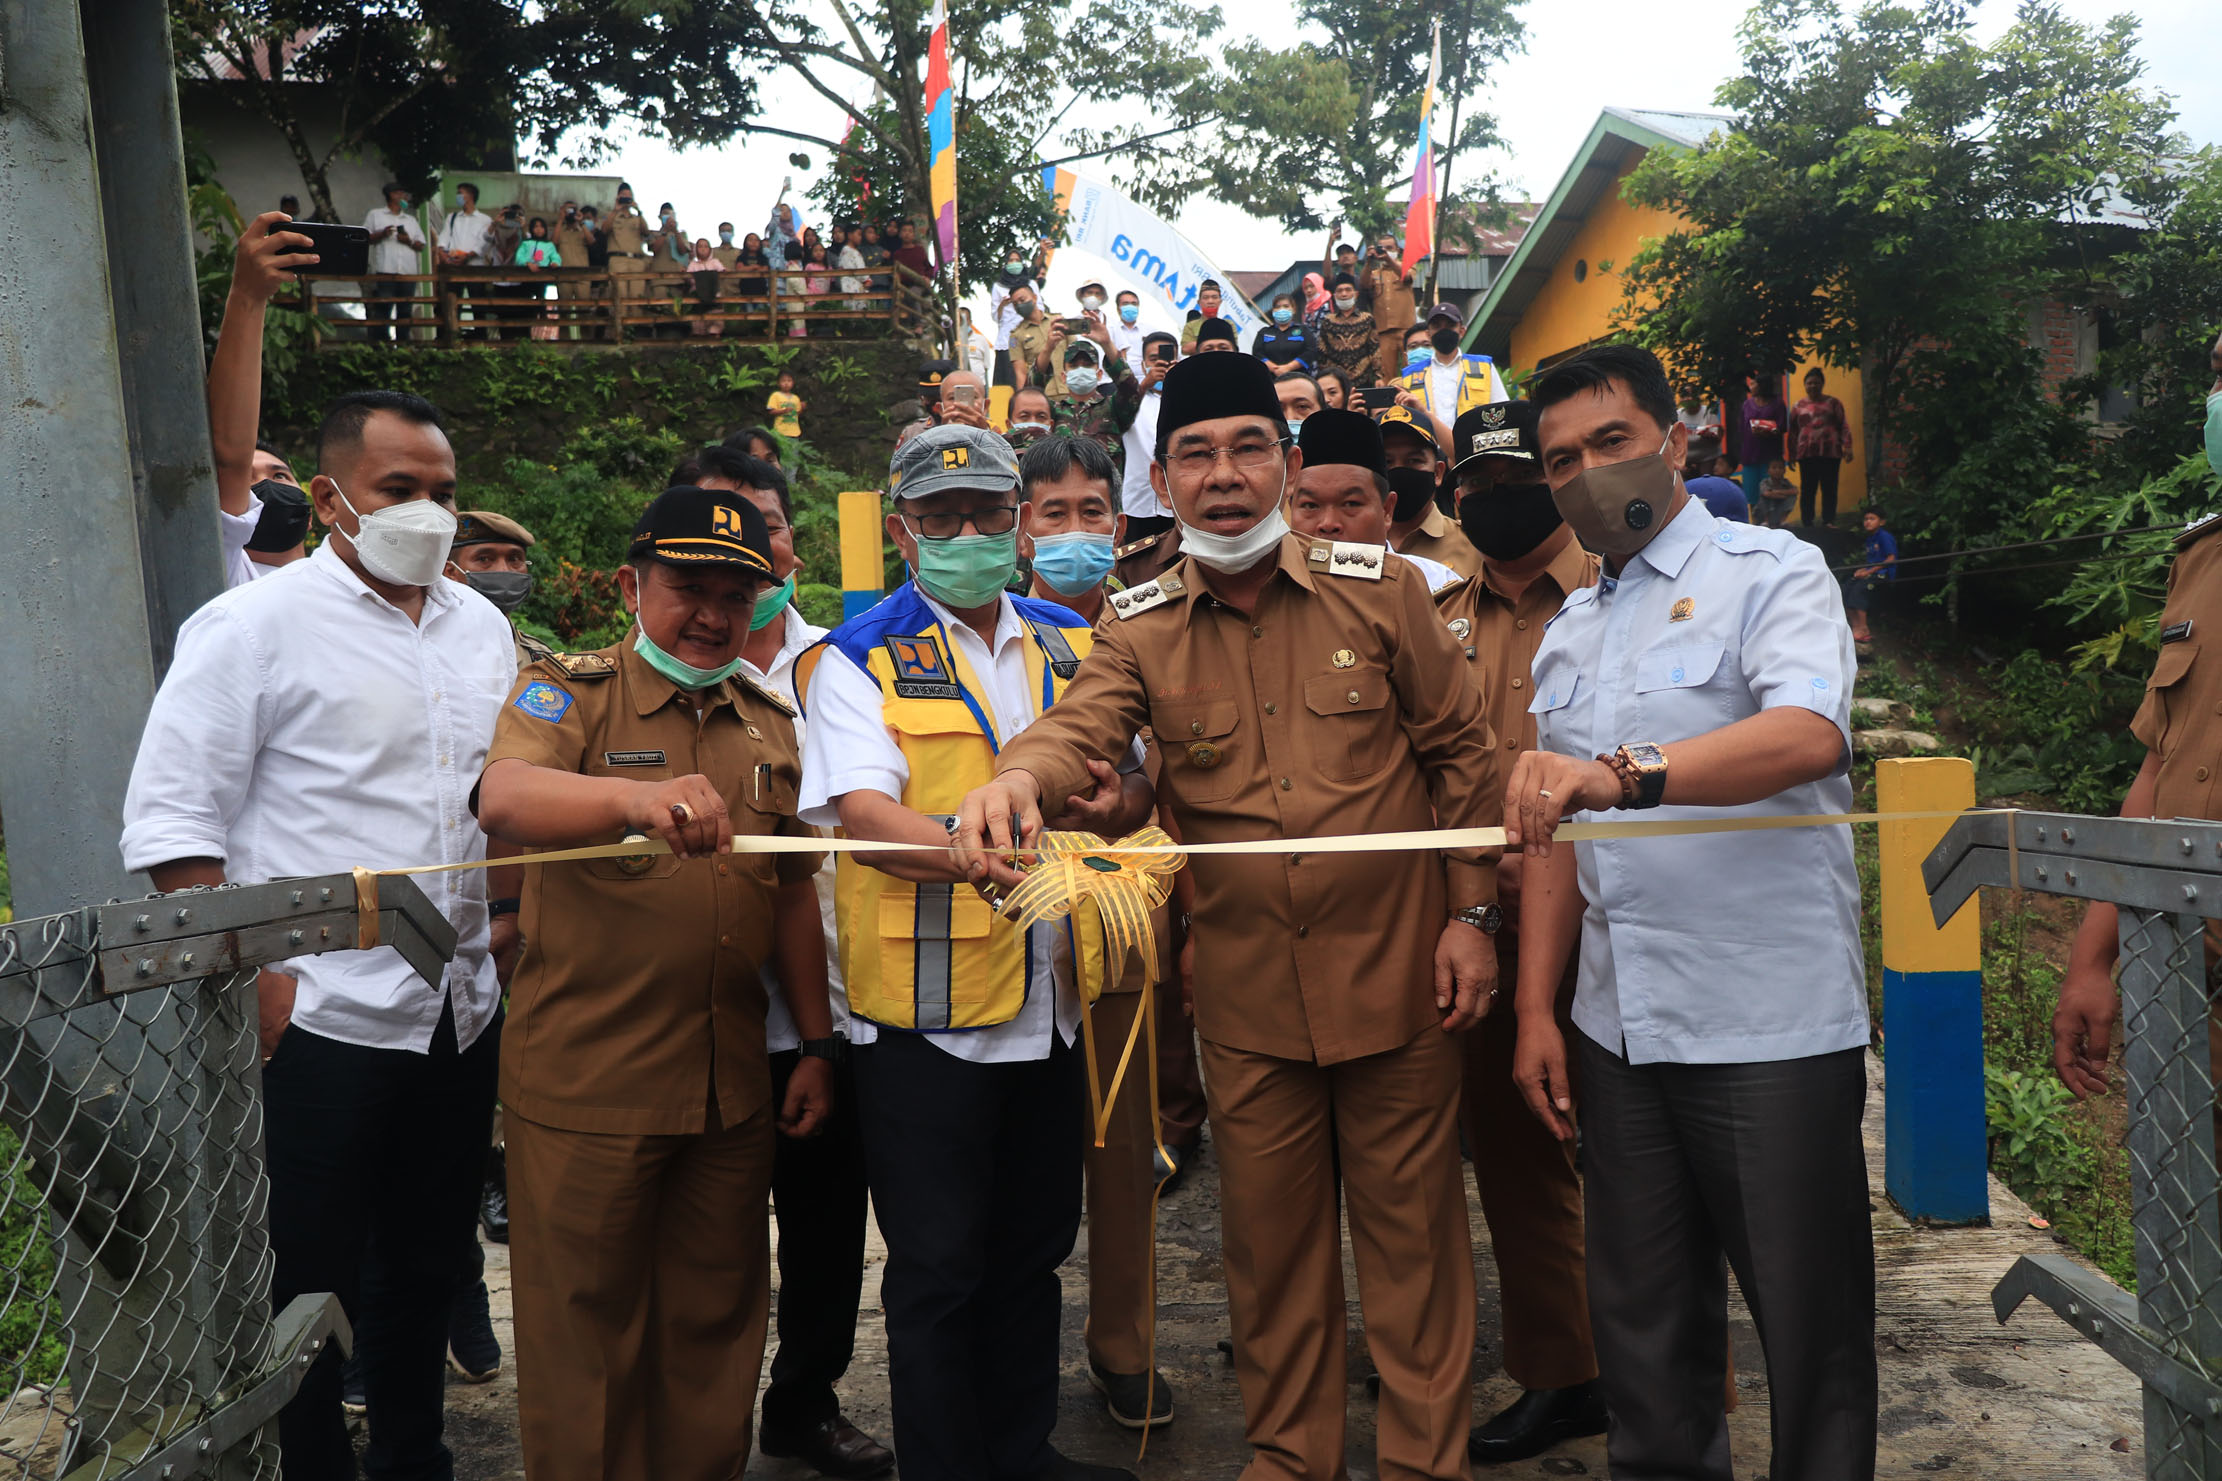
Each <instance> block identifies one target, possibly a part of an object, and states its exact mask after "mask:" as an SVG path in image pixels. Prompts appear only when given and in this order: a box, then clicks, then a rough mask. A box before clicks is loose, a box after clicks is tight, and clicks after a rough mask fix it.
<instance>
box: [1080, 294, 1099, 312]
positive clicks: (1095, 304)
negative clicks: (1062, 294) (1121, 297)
mask: <svg viewBox="0 0 2222 1481" xmlns="http://www.w3.org/2000/svg"><path fill="white" fill-rule="evenodd" d="M1080 306H1081V307H1082V308H1084V309H1100V308H1102V307H1103V295H1102V294H1100V293H1090V294H1086V295H1084V296H1083V297H1082V298H1081V300H1080Z"/></svg>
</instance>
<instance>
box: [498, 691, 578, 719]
mask: <svg viewBox="0 0 2222 1481" xmlns="http://www.w3.org/2000/svg"><path fill="white" fill-rule="evenodd" d="M511 703H512V704H514V705H515V706H516V707H517V708H518V709H520V710H523V711H524V712H525V713H526V714H528V715H530V716H532V717H533V718H534V719H535V720H560V719H562V718H563V717H564V715H565V714H567V713H568V712H569V711H570V708H571V696H570V695H568V694H565V693H564V692H563V691H562V690H560V689H558V688H556V687H555V685H553V684H540V683H533V684H527V685H526V686H525V687H524V691H523V692H522V693H521V694H519V695H518V696H517V697H516V699H514V700H512V701H511Z"/></svg>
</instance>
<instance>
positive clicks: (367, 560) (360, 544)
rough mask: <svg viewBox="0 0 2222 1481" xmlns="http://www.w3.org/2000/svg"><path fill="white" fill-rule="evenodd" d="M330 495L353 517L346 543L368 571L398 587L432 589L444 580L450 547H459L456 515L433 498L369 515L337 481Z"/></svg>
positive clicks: (377, 510) (408, 502) (413, 501)
mask: <svg viewBox="0 0 2222 1481" xmlns="http://www.w3.org/2000/svg"><path fill="white" fill-rule="evenodd" d="M332 492H333V493H335V494H338V495H339V501H340V503H342V504H345V505H346V506H347V512H348V513H349V514H352V515H354V516H355V533H354V534H352V535H349V536H348V539H349V540H350V541H351V542H352V543H353V544H354V546H355V554H356V556H357V557H359V558H360V559H361V561H362V563H363V569H364V570H366V571H368V572H370V574H371V575H373V576H376V577H377V578H378V579H379V580H381V581H388V582H391V583H393V584H394V585H395V586H430V585H431V584H432V583H433V582H435V581H437V580H439V579H440V572H441V570H442V569H444V568H445V567H446V565H447V557H448V547H449V546H451V545H453V544H454V543H455V514H454V511H452V510H450V509H448V508H447V507H446V506H445V505H441V504H435V503H433V502H432V501H431V500H430V499H410V500H407V501H405V502H403V503H400V504H389V505H387V506H386V507H385V508H383V509H375V510H372V511H371V512H370V513H369V514H365V513H363V512H362V511H361V510H360V509H357V508H356V507H355V505H354V503H353V502H352V501H351V500H350V499H349V498H348V497H347V491H346V490H345V489H342V488H341V487H340V486H339V482H338V480H336V479H335V480H333V483H332ZM342 533H343V534H344V533H346V532H345V531H342Z"/></svg>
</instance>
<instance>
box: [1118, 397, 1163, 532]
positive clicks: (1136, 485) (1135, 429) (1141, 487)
mask: <svg viewBox="0 0 2222 1481" xmlns="http://www.w3.org/2000/svg"><path fill="white" fill-rule="evenodd" d="M1163 403H1164V396H1163V394H1162V393H1161V392H1160V391H1159V390H1158V388H1157V387H1156V386H1152V387H1150V388H1149V389H1148V390H1147V391H1144V392H1143V393H1142V404H1141V405H1140V406H1138V407H1136V408H1135V409H1134V425H1133V426H1131V427H1128V428H1127V429H1126V431H1125V432H1124V433H1122V434H1121V437H1122V438H1123V440H1124V442H1125V444H1126V476H1125V479H1124V481H1123V482H1121V483H1120V485H1119V507H1120V508H1122V509H1124V510H1125V511H1126V512H1127V515H1128V517H1129V518H1141V519H1163V518H1164V517H1165V516H1166V515H1168V514H1171V513H1172V512H1173V511H1172V510H1170V509H1167V508H1166V507H1165V506H1164V505H1162V504H1160V503H1158V502H1157V490H1156V489H1154V488H1152V487H1150V463H1151V462H1152V461H1153V460H1154V459H1155V458H1156V457H1157V409H1158V407H1159V406H1161V405H1162V404H1163Z"/></svg>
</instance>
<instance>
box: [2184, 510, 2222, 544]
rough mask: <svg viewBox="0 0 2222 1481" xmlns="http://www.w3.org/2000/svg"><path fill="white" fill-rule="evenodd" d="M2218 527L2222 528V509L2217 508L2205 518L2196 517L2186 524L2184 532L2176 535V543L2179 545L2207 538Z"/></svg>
mask: <svg viewBox="0 0 2222 1481" xmlns="http://www.w3.org/2000/svg"><path fill="white" fill-rule="evenodd" d="M2218 529H2222V510H2217V511H2216V512H2214V513H2213V514H2210V515H2208V516H2207V517H2206V518H2204V519H2195V520H2193V521H2192V522H2191V523H2190V524H2188V525H2186V526H2185V527H2184V531H2183V533H2182V534H2180V535H2178V536H2176V544H2177V546H2178V547H2182V546H2185V545H2189V544H2190V543H2191V542H2192V541H2194V540H2203V539H2205V538H2206V537H2207V536H2209V535H2211V534H2213V533H2214V532H2215V531H2216V530H2218Z"/></svg>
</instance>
